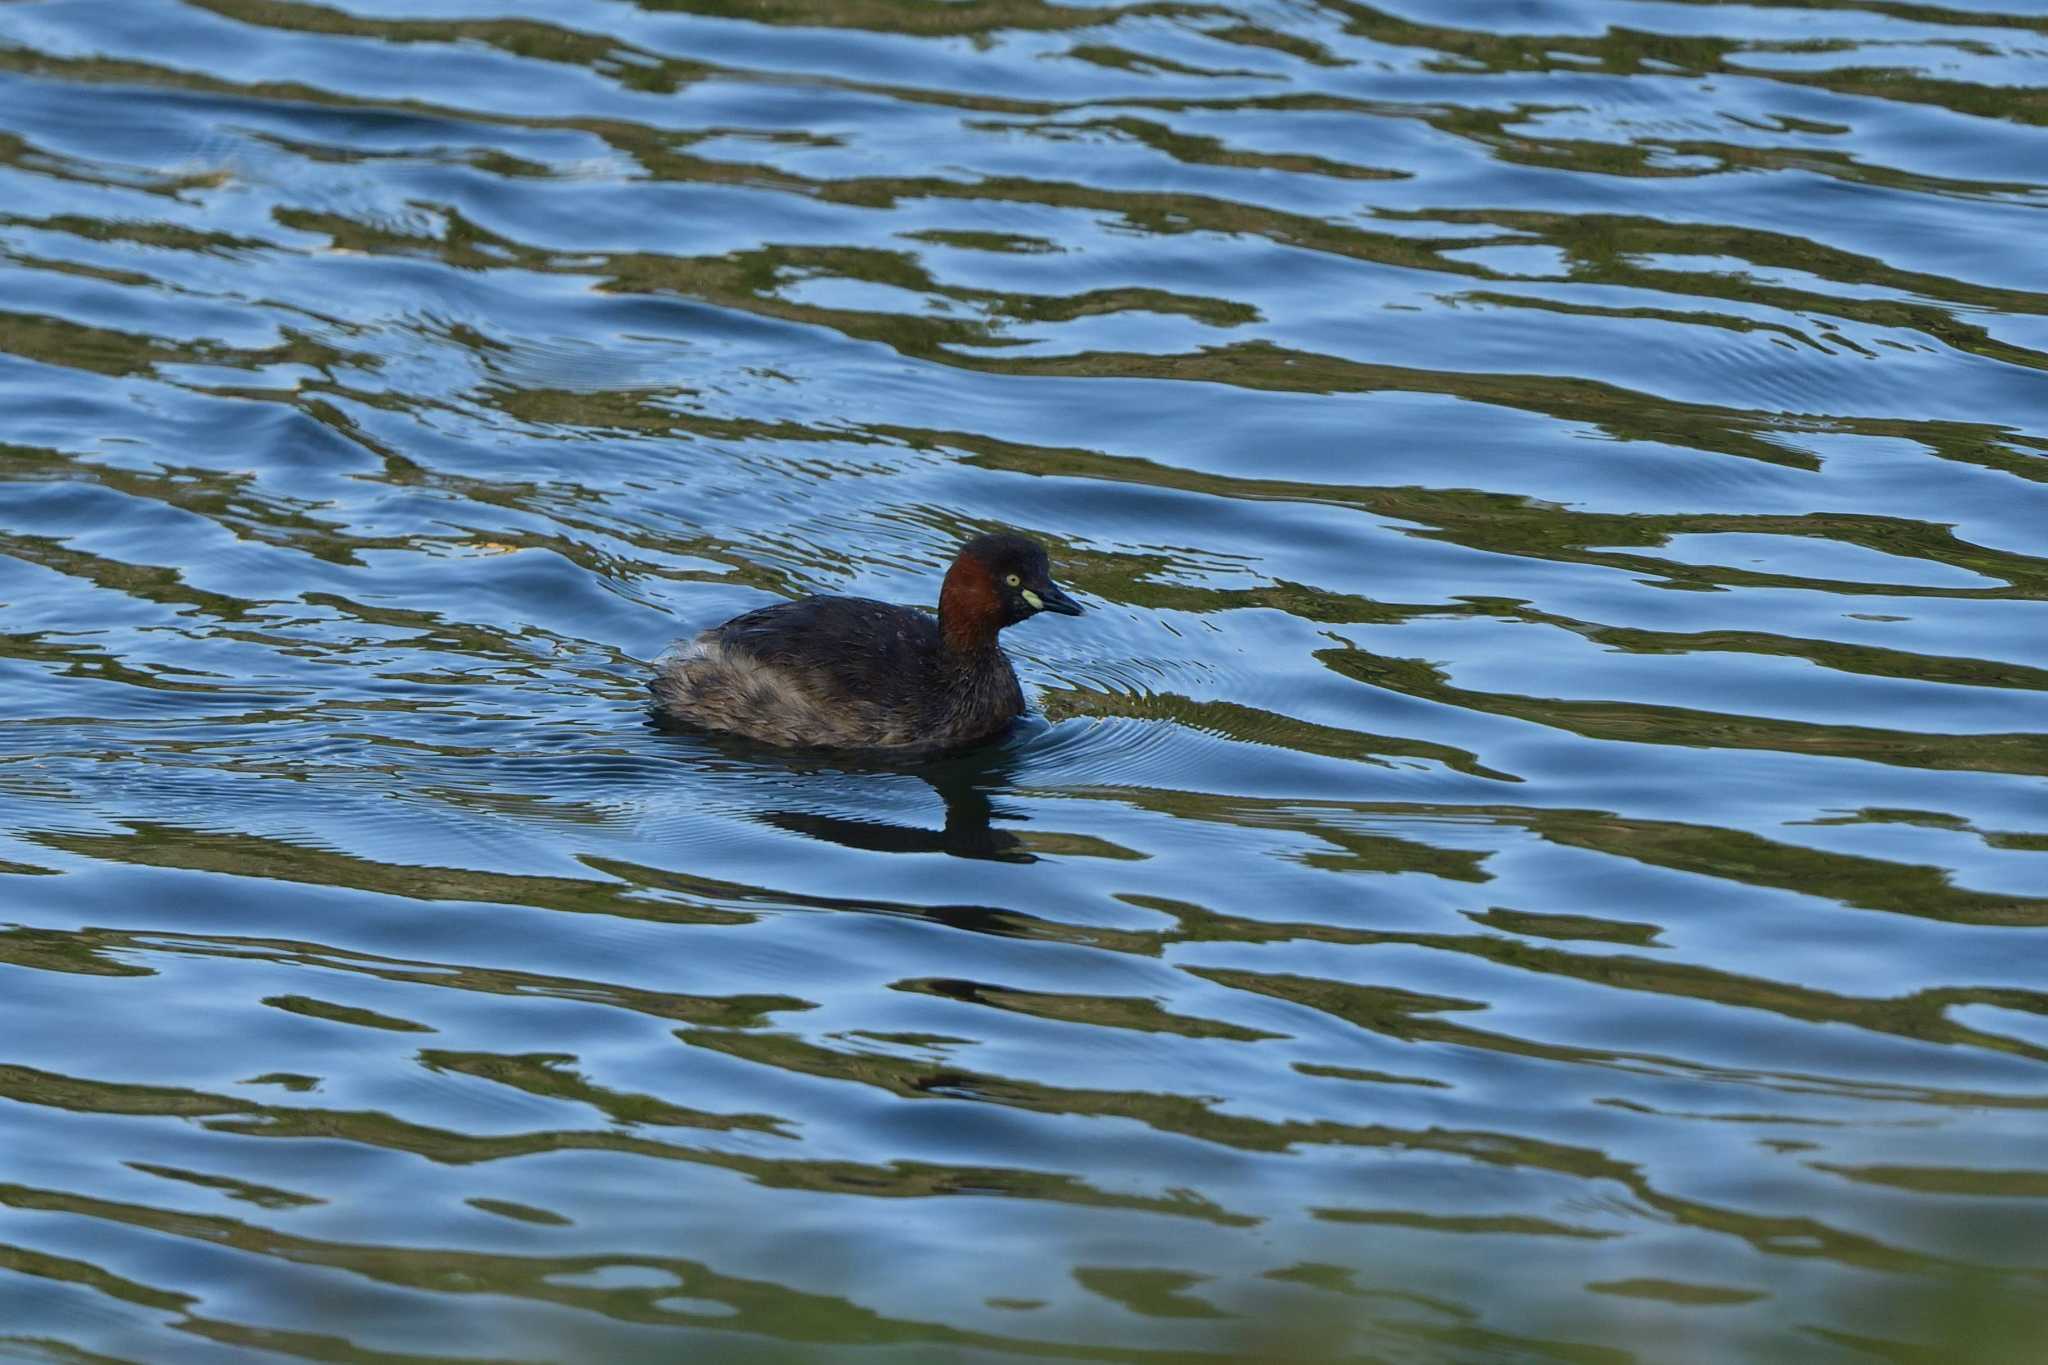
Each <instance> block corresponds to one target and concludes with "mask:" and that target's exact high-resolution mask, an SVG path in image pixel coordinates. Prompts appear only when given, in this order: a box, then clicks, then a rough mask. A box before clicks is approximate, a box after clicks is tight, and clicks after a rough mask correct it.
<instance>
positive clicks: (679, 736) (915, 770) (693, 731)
mask: <svg viewBox="0 0 2048 1365" xmlns="http://www.w3.org/2000/svg"><path fill="white" fill-rule="evenodd" d="M648 724H649V726H650V727H651V728H653V729H654V730H655V731H657V732H658V733H660V734H661V735H663V736H664V738H665V739H666V740H668V741H669V744H670V745H671V746H672V751H673V753H674V755H675V758H676V761H677V762H679V763H681V764H684V765H687V766H690V767H693V768H695V767H701V766H703V765H704V764H705V761H706V760H707V759H715V760H717V762H718V764H719V766H720V767H722V768H724V769H726V770H727V771H728V772H731V771H733V770H739V771H740V772H742V773H746V772H751V773H754V774H757V775H760V776H766V777H775V778H785V779H786V778H795V779H798V780H799V781H800V782H801V781H802V780H803V779H813V781H812V783H810V785H814V786H819V787H830V788H832V789H835V790H837V791H842V792H844V793H845V794H846V796H847V798H848V799H849V800H850V802H851V803H853V804H858V803H859V801H860V793H861V789H862V787H863V785H864V784H863V781H862V779H863V778H882V777H906V776H907V777H911V778H915V779H916V780H918V781H921V782H924V783H926V784H927V785H929V786H930V787H931V789H932V792H933V794H934V795H935V796H937V797H938V799H939V802H940V805H941V809H942V810H943V812H944V820H943V823H942V824H941V825H940V826H939V827H938V828H936V829H933V828H930V827H927V826H923V825H913V824H899V823H895V822H892V821H888V820H881V819H876V818H872V817H859V816H848V815H839V814H833V813H832V812H830V811H827V810H816V809H763V810H757V811H751V812H749V813H748V818H750V819H753V820H757V821H759V822H760V823H762V824H764V825H768V826H771V827H772V828H775V829H779V830H783V831H786V832H787V833H790V834H796V835H801V836H803V837H805V838H810V839H818V840H822V841H824V842H826V843H831V844H837V845H839V846H840V847H842V848H849V849H856V850H859V851H862V852H867V853H943V854H946V855H948V856H950V857H955V858H991V859H999V860H1002V861H1006V862H1020V863H1028V862H1034V861H1036V858H1037V855H1035V854H1033V853H1032V852H1030V851H1029V850H1028V849H1027V848H1026V846H1025V841H1024V840H1023V839H1022V838H1020V837H1019V836H1018V835H1017V834H1015V833H1013V832H1011V831H1009V830H1005V829H999V828H997V827H996V824H995V821H996V819H997V816H998V815H999V814H1001V813H1002V812H1000V811H999V808H998V807H997V805H996V803H995V800H994V796H995V794H996V793H999V792H1001V791H1004V790H1006V789H1007V788H1009V787H1010V786H1011V785H1012V784H1013V783H1014V782H1015V781H1016V779H1017V776H1018V774H1019V771H1020V769H1021V768H1022V767H1023V760H1022V757H1021V755H1020V753H1019V752H1018V746H1019V745H1020V744H1021V743H1023V742H1025V741H1024V740H1023V738H1022V737H1021V736H1020V735H1019V734H1018V733H1016V732H1015V731H1013V733H1011V734H1009V735H1006V736H1004V737H1003V738H1001V739H999V740H997V741H996V742H994V743H991V744H987V745H983V746H981V747H979V748H975V749H971V750H968V751H966V752H963V753H957V754H948V755H943V756H940V757H937V758H931V757H925V758H916V759H911V758H898V759H891V758H889V757H887V756H883V755H876V754H862V753H860V752H856V751H848V752H845V753H804V752H800V751H798V752H793V751H790V750H786V749H778V748H776V747H775V746H773V745H768V744H762V743H759V742H758V741H754V740H750V739H748V738H746V737H745V736H743V735H734V734H728V733H723V732H719V731H713V730H703V729H698V728H696V727H693V726H689V725H686V724H683V723H681V722H677V721H674V720H671V719H668V718H666V717H662V716H659V715H653V716H650V718H649V720H648ZM1030 728H1031V727H1030V724H1029V723H1028V722H1024V723H1020V725H1019V726H1018V727H1016V729H1017V730H1021V731H1025V732H1028V731H1029V729H1030ZM787 785H788V783H787V782H786V781H784V782H773V783H764V784H763V786H764V788H765V789H766V790H778V789H780V788H781V787H784V786H787ZM1010 818H1012V819H1014V818H1017V817H1016V816H1015V815H1014V814H1013V815H1011V817H1010Z"/></svg>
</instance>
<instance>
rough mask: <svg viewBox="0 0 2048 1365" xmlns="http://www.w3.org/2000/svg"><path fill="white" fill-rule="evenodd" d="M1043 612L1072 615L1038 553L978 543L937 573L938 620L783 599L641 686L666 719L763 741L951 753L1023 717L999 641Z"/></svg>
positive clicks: (709, 634) (1034, 547)
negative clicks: (941, 576) (940, 580)
mask: <svg viewBox="0 0 2048 1365" xmlns="http://www.w3.org/2000/svg"><path fill="white" fill-rule="evenodd" d="M1041 611H1052V612H1059V613H1061V614H1062V615H1067V616H1078V615H1080V613H1081V608H1080V607H1079V606H1077V605H1076V604H1075V603H1074V601H1073V599H1072V598H1070V597H1068V596H1067V595H1066V594H1065V593H1064V592H1061V591H1060V589H1059V587H1058V586H1057V585H1056V584H1054V583H1053V581H1052V577H1051V572H1050V566H1049V565H1048V564H1047V561H1046V557H1045V551H1044V550H1043V549H1042V548H1040V547H1039V545H1038V544H1037V543H1036V542H1035V541H1031V540H1026V539H1025V538H1023V537H1022V536H1011V535H987V536H978V537H976V538H975V539H973V540H971V541H969V542H968V543H967V544H966V545H965V546H963V547H962V548H961V550H960V553H959V555H958V556H957V557H956V558H955V559H954V560H953V566H952V568H950V569H948V570H947V571H946V581H945V584H944V586H943V587H942V588H941V589H940V591H939V613H938V615H937V617H933V616H932V614H931V613H930V612H927V611H922V610H919V609H918V608H916V607H901V606H894V605H891V604H889V603H887V602H875V601H870V600H869V599H867V598H864V597H807V598H804V599H803V600H801V601H798V602H782V603H778V604H777V605H775V606H772V607H762V608H760V609H759V610H757V611H750V612H747V613H746V614H744V615H742V616H735V617H733V618H732V619H731V620H730V621H727V622H725V623H724V624H723V625H718V626H713V627H712V628H711V629H709V630H707V631H705V632H704V633H703V634H701V635H699V636H697V637H696V638H695V639H693V640H690V641H688V642H687V643H684V644H681V645H679V646H677V648H676V649H675V650H674V651H673V652H671V653H670V654H669V655H668V656H667V657H666V658H665V659H663V661H662V662H661V664H660V665H659V671H658V672H657V673H656V675H655V677H654V680H653V681H652V682H651V683H649V684H648V686H649V687H650V688H651V689H652V691H653V692H654V705H655V709H656V710H657V711H658V712H659V713H660V714H661V715H663V716H664V717H667V718H669V719H671V720H678V721H683V722H686V723H688V724H693V725H699V726H703V727H705V728H708V729H713V730H729V731H733V732H735V733H737V734H742V735H748V736H751V737H752V738H754V739H759V740H765V741H766V742H768V743H770V744H780V745H786V746H791V747H804V748H828V749H889V750H895V751H917V750H934V751H936V750H943V749H957V748H962V747H965V746H967V745H970V744H976V743H979V742H981V741H982V740H985V739H990V738H993V737H994V736H995V735H997V734H999V733H1001V732H1002V731H1003V730H1004V729H1006V728H1007V727H1008V726H1009V724H1010V722H1011V721H1013V720H1015V719H1016V718H1017V717H1018V716H1019V715H1021V714H1022V713H1023V711H1024V693H1023V690H1022V689H1021V688H1019V687H1018V685H1017V674H1016V671H1015V670H1014V669H1013V668H1011V666H1010V660H1009V657H1008V656H1007V655H1005V654H1004V653H1003V651H1002V647H1001V646H1000V645H999V644H997V642H996V636H997V634H998V633H999V632H1000V631H1002V629H1003V628H1004V627H1006V626H1011V625H1015V624H1016V623H1017V622H1019V621H1023V620H1026V619H1028V618H1030V617H1032V616H1036V615H1037V614H1038V613H1039V612H1041Z"/></svg>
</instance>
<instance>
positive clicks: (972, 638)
mask: <svg viewBox="0 0 2048 1365" xmlns="http://www.w3.org/2000/svg"><path fill="white" fill-rule="evenodd" d="M1002 628H1003V603H1002V598H1001V597H1000V596H998V595H997V593H996V580H995V576H994V575H993V574H992V573H990V572H989V569H988V566H987V565H986V564H983V563H982V562H981V561H980V560H978V559H972V558H969V557H968V556H966V555H962V556H961V557H960V558H958V559H956V560H954V561H953V567H952V568H950V569H948V570H946V582H945V584H944V586H942V587H941V588H940V589H939V634H940V635H941V636H942V637H943V638H944V639H945V642H946V648H947V650H948V651H950V652H951V653H954V654H957V655H960V656H962V657H971V656H973V655H977V654H985V653H987V652H988V651H989V650H992V649H994V648H995V647H996V634H997V633H998V632H999V631H1001V630H1002Z"/></svg>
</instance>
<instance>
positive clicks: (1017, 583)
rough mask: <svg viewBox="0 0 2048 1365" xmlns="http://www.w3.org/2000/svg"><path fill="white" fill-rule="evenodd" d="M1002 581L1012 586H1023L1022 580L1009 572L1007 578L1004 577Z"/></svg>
mask: <svg viewBox="0 0 2048 1365" xmlns="http://www.w3.org/2000/svg"><path fill="white" fill-rule="evenodd" d="M1003 581H1004V582H1005V583H1008V584H1009V585H1010V586H1011V587H1013V588H1021V587H1023V586H1024V580H1023V579H1021V578H1019V577H1018V576H1017V575H1016V574H1011V575H1010V576H1009V577H1008V578H1005V579H1004V580H1003Z"/></svg>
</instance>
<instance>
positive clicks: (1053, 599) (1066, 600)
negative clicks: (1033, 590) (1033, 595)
mask: <svg viewBox="0 0 2048 1365" xmlns="http://www.w3.org/2000/svg"><path fill="white" fill-rule="evenodd" d="M1037 592H1038V600H1039V601H1041V602H1043V603H1045V605H1044V606H1043V607H1042V608H1040V610H1042V611H1056V612H1058V613H1059V614H1060V615H1062V616H1079V615H1080V614H1081V604H1080V603H1079V602H1076V601H1075V600H1074V599H1073V598H1071V597H1069V596H1067V595H1066V594H1065V593H1063V592H1061V591H1060V589H1059V584H1057V583H1055V582H1053V581H1052V580H1051V579H1050V578H1048V579H1046V580H1045V581H1044V582H1043V583H1040V584H1039V585H1038V589H1037Z"/></svg>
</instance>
